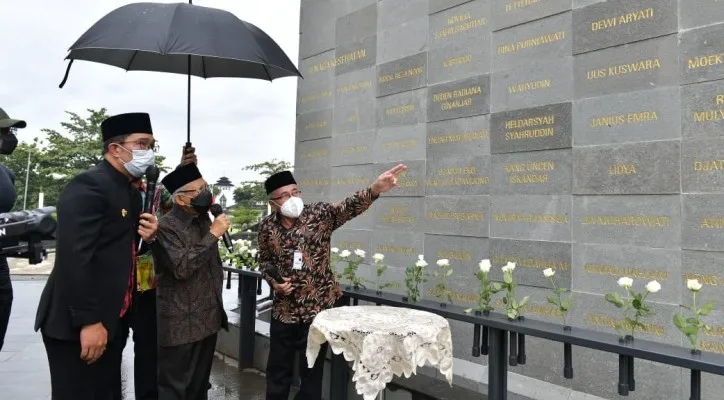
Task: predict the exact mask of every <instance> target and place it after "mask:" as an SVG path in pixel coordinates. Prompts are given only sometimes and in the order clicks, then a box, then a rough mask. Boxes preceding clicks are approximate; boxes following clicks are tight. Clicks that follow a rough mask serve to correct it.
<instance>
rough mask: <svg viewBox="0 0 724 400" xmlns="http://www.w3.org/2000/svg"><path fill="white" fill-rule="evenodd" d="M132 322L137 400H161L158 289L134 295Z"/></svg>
mask: <svg viewBox="0 0 724 400" xmlns="http://www.w3.org/2000/svg"><path fill="white" fill-rule="evenodd" d="M129 322H130V326H131V329H132V330H133V381H134V390H135V393H136V400H156V399H158V380H157V379H156V374H157V370H158V368H157V366H158V345H157V340H156V339H157V338H156V289H151V290H147V291H145V292H143V293H141V292H138V291H136V292H134V294H133V302H132V303H131V315H130V321H129ZM126 334H127V333H126Z"/></svg>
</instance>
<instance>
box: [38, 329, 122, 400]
mask: <svg viewBox="0 0 724 400" xmlns="http://www.w3.org/2000/svg"><path fill="white" fill-rule="evenodd" d="M118 325H119V327H118V329H116V332H109V333H108V336H109V339H110V340H109V341H108V344H107V345H106V351H105V352H104V353H103V355H102V356H101V358H99V359H98V361H96V362H94V363H93V364H90V365H89V364H87V363H86V362H85V361H83V360H81V358H80V352H81V348H80V341H65V340H58V339H53V338H50V337H48V336H45V335H43V343H44V344H45V351H46V353H47V354H48V365H49V367H50V384H51V387H52V400H121V397H120V393H121V379H120V378H121V358H122V356H123V347H124V346H125V344H126V343H125V336H126V333H125V332H127V330H128V325H127V321H126V320H125V319H123V320H121V321H119V324H118Z"/></svg>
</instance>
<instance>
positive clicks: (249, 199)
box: [234, 158, 292, 207]
mask: <svg viewBox="0 0 724 400" xmlns="http://www.w3.org/2000/svg"><path fill="white" fill-rule="evenodd" d="M291 168H292V165H291V164H290V163H289V162H288V161H280V160H277V159H276V158H275V159H272V160H271V161H265V162H262V163H258V164H252V165H247V166H246V167H244V168H242V170H244V171H254V172H256V173H258V174H259V175H261V178H262V179H261V180H258V181H245V182H241V184H240V185H239V186H238V187H237V188H236V189H234V201H235V202H236V203H237V204H245V205H248V206H251V207H254V206H256V205H258V204H263V203H266V200H267V199H266V190H265V189H264V181H265V180H266V179H267V178H268V177H270V176H272V175H274V174H276V173H277V172H281V171H287V170H289V169H291Z"/></svg>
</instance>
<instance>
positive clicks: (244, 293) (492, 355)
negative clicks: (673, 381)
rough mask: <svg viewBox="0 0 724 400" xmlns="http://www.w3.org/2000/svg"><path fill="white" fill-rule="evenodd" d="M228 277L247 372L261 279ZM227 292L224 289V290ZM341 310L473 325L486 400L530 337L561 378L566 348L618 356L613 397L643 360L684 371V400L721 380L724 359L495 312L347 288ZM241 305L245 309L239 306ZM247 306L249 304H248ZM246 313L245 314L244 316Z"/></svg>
mask: <svg viewBox="0 0 724 400" xmlns="http://www.w3.org/2000/svg"><path fill="white" fill-rule="evenodd" d="M224 269H226V270H227V271H229V276H231V273H238V274H239V280H240V282H239V297H240V300H241V303H242V306H241V309H240V311H241V326H240V335H239V337H240V341H239V365H240V366H243V367H244V368H246V367H251V366H252V364H253V349H254V332H255V330H254V329H255V326H254V324H255V313H254V311H255V308H254V307H255V302H256V294H257V287H259V286H260V281H261V275H260V274H259V273H258V272H256V271H244V270H238V269H235V268H226V267H225V268H224ZM227 287H229V286H228V285H227ZM344 296H345V299H344V300H345V301H344V304H347V305H348V304H350V302H351V303H352V304H354V305H357V304H358V302H359V301H366V302H370V303H375V304H377V305H388V306H394V307H407V308H411V309H416V310H421V311H427V312H431V313H434V314H437V315H440V316H442V317H444V318H447V319H451V320H455V321H461V322H467V323H470V324H472V325H473V342H474V343H473V344H472V355H473V356H475V357H479V356H480V355H481V354H482V355H487V356H488V393H487V395H488V399H490V400H506V399H507V393H508V390H507V382H508V366H509V365H510V366H517V365H524V364H525V363H526V358H527V355H526V348H525V337H526V336H533V337H537V338H541V339H547V340H551V341H554V342H559V343H561V344H563V348H564V357H563V358H564V368H563V374H564V378H566V379H572V378H573V371H574V370H573V365H572V358H573V357H572V352H573V350H572V347H573V346H577V347H584V348H589V349H594V350H599V351H603V352H608V353H613V354H618V357H619V371H618V372H619V374H618V375H619V378H618V394H619V395H621V396H628V394H629V393H630V392H633V391H635V390H636V381H635V377H634V362H635V360H636V359H640V360H649V361H653V362H656V363H660V364H666V365H671V366H676V367H680V368H685V369H688V370H690V374H691V375H690V376H691V393H690V397H689V400H701V373H702V372H708V373H711V374H715V375H724V355H720V354H714V353H706V352H693V351H692V350H690V349H687V348H684V347H681V346H674V345H670V344H664V343H658V342H653V341H650V340H643V339H638V338H637V339H635V340H634V339H633V338H631V337H627V338H626V339H625V340H623V339H621V338H620V337H619V336H617V335H614V334H612V333H607V332H598V331H593V330H590V329H585V328H577V327H568V326H562V325H559V324H554V323H550V322H543V321H537V320H533V319H525V318H520V319H519V320H516V321H511V320H509V319H508V318H507V316H505V315H502V314H498V313H495V312H492V313H489V314H483V313H480V312H475V313H474V314H468V313H465V311H464V310H465V309H464V308H462V307H460V306H456V305H450V304H447V305H441V304H440V303H439V302H435V301H430V300H421V301H419V302H415V303H410V302H408V301H406V297H404V296H402V295H398V294H393V293H385V292H375V291H372V290H369V289H362V288H350V287H347V288H346V290H344ZM245 303H249V304H246V307H245V306H244V304H245ZM252 303H253V304H252ZM245 313H246V314H245ZM346 366H347V363H346V361H345V360H344V358H343V357H341V356H334V357H333V359H332V369H331V371H332V376H331V387H330V390H331V391H330V396H331V398H332V399H335V400H347V385H348V382H349V370H348V368H347V367H346Z"/></svg>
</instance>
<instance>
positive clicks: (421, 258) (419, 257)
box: [417, 254, 425, 260]
mask: <svg viewBox="0 0 724 400" xmlns="http://www.w3.org/2000/svg"><path fill="white" fill-rule="evenodd" d="M417 259H418V260H424V259H425V256H424V255H422V254H420V255H419V256H417Z"/></svg>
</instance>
